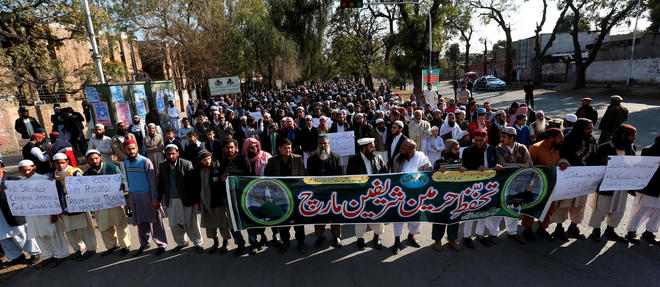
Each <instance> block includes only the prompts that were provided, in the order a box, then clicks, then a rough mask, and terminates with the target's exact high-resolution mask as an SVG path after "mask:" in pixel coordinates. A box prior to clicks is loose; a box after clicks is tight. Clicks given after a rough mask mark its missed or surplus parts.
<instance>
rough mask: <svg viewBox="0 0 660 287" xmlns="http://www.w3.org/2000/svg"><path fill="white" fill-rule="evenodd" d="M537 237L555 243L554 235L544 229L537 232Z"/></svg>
mask: <svg viewBox="0 0 660 287" xmlns="http://www.w3.org/2000/svg"><path fill="white" fill-rule="evenodd" d="M536 236H538V237H541V238H543V239H545V240H547V241H550V242H552V241H555V238H554V237H552V234H550V233H548V231H546V230H545V229H543V228H539V229H537V230H536Z"/></svg>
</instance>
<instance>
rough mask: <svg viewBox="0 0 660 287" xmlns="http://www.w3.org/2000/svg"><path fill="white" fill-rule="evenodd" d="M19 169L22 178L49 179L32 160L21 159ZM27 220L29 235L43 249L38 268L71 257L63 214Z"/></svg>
mask: <svg viewBox="0 0 660 287" xmlns="http://www.w3.org/2000/svg"><path fill="white" fill-rule="evenodd" d="M18 169H19V171H20V172H21V175H23V178H22V180H47V179H48V177H47V176H45V175H40V174H37V173H36V172H35V171H36V167H35V166H34V163H33V162H32V161H30V160H22V161H20V162H19V163H18ZM25 221H27V230H26V231H27V235H28V237H34V239H35V240H36V241H37V245H39V249H41V256H42V258H43V260H42V261H41V262H39V264H38V265H37V268H38V269H41V268H43V267H45V266H50V267H55V266H57V265H59V264H61V263H62V262H64V260H66V259H67V258H68V257H69V247H68V246H67V244H66V236H65V235H64V226H63V224H62V219H61V215H36V216H26V217H25Z"/></svg>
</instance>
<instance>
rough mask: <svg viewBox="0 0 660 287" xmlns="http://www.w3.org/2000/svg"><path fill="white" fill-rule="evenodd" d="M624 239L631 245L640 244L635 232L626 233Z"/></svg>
mask: <svg viewBox="0 0 660 287" xmlns="http://www.w3.org/2000/svg"><path fill="white" fill-rule="evenodd" d="M626 239H627V240H628V242H630V243H632V244H639V242H641V240H639V236H637V233H636V232H635V231H628V234H626Z"/></svg>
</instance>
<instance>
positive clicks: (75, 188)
mask: <svg viewBox="0 0 660 287" xmlns="http://www.w3.org/2000/svg"><path fill="white" fill-rule="evenodd" d="M64 180H65V184H66V191H67V195H66V203H67V207H68V210H69V212H84V211H94V210H101V209H107V208H112V207H115V206H123V205H126V201H125V200H124V194H123V193H122V192H121V191H120V190H119V187H120V186H121V174H110V175H95V176H69V177H66V178H65V179H64Z"/></svg>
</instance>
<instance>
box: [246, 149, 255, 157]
mask: <svg viewBox="0 0 660 287" xmlns="http://www.w3.org/2000/svg"><path fill="white" fill-rule="evenodd" d="M247 154H248V157H249V158H253V157H255V156H257V153H256V152H252V151H251V150H248V151H247Z"/></svg>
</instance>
